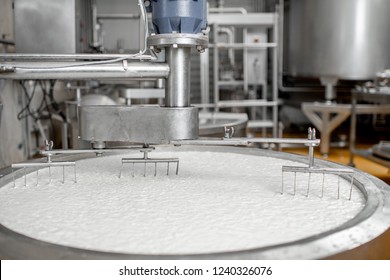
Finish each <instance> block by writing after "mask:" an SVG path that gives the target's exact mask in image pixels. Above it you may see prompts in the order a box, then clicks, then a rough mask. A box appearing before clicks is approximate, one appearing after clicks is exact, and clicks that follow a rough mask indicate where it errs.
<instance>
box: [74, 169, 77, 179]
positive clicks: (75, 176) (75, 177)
mask: <svg viewBox="0 0 390 280" xmlns="http://www.w3.org/2000/svg"><path fill="white" fill-rule="evenodd" d="M74 182H75V183H77V175H76V164H75V165H74Z"/></svg>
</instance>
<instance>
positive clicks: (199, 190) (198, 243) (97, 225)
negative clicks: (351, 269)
mask: <svg viewBox="0 0 390 280" xmlns="http://www.w3.org/2000/svg"><path fill="white" fill-rule="evenodd" d="M130 156H131V157H134V156H141V154H136V153H132V154H131V155H130ZM122 157H123V155H121V156H120V155H115V156H104V157H100V158H92V159H85V160H80V161H78V162H77V183H74V182H73V181H72V180H73V168H71V167H68V168H66V174H65V175H66V180H65V184H62V168H52V181H51V183H50V184H49V177H48V170H47V169H46V170H41V171H40V172H39V176H40V178H39V185H36V173H34V172H33V173H30V174H28V175H27V184H28V185H27V186H24V178H23V177H21V178H19V179H17V181H16V187H14V186H13V184H12V183H10V184H8V185H6V186H4V187H2V188H0V223H1V224H3V225H4V226H6V227H8V228H9V229H12V230H14V231H16V232H18V233H21V234H24V235H27V236H29V237H32V238H36V239H40V240H43V241H47V242H52V243H56V244H61V245H66V246H72V247H78V248H83V249H91V250H98V251H107V252H121V253H139V254H196V253H211V252H225V251H234V250H243V249H251V248H256V247H262V246H269V245H275V244H279V243H284V242H289V241H294V240H298V239H302V238H305V237H309V236H312V235H315V234H318V233H321V232H324V231H327V230H330V229H334V228H336V227H338V226H340V225H342V224H343V223H344V222H346V221H348V220H350V219H351V218H353V217H354V216H356V215H357V214H358V212H359V211H360V210H361V209H362V208H363V207H364V198H363V196H362V194H361V193H360V192H359V191H358V190H357V189H355V188H354V190H353V192H352V199H351V200H348V198H349V189H350V187H349V183H348V182H347V181H344V180H340V199H339V200H338V199H337V179H336V177H335V176H333V175H327V176H325V193H324V198H320V194H321V184H322V175H314V174H313V175H312V178H311V188H310V193H309V196H308V197H306V190H307V180H308V175H307V174H297V194H296V195H295V196H293V195H292V193H293V174H287V175H285V180H286V181H289V182H288V183H287V184H286V186H285V192H284V194H283V195H282V194H281V186H282V178H281V167H282V165H299V164H298V163H295V162H292V161H287V160H280V159H275V158H270V157H261V156H251V155H241V154H233V153H220V152H175V153H168V152H153V153H151V154H150V157H152V158H158V157H179V158H180V169H179V175H178V176H176V175H175V174H174V168H173V167H174V165H173V164H172V165H171V174H170V175H169V176H166V175H165V174H164V172H166V165H163V164H161V165H158V166H159V167H158V174H157V176H156V177H154V176H153V172H154V164H150V166H148V168H147V176H146V177H143V165H139V166H138V167H136V172H135V177H132V176H131V167H132V165H124V167H123V173H122V177H121V178H119V176H118V175H119V170H120V167H121V158H122Z"/></svg>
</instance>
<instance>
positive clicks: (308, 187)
mask: <svg viewBox="0 0 390 280" xmlns="http://www.w3.org/2000/svg"><path fill="white" fill-rule="evenodd" d="M310 178H311V173H310V172H309V182H308V183H307V193H306V197H309V192H310Z"/></svg>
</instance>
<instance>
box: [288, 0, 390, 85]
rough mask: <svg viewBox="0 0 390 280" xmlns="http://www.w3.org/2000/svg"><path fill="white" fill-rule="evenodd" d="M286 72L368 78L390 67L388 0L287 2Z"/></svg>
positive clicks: (355, 78) (312, 75) (389, 0)
mask: <svg viewBox="0 0 390 280" xmlns="http://www.w3.org/2000/svg"><path fill="white" fill-rule="evenodd" d="M289 2H290V4H289V5H290V9H289V15H288V17H289V19H288V20H287V24H288V31H289V34H288V37H289V38H288V41H289V42H288V46H287V50H286V51H287V53H288V62H287V68H288V73H289V74H290V75H292V76H302V77H320V78H321V77H325V78H326V77H333V78H337V79H343V80H368V79H373V78H374V77H375V73H376V72H378V71H381V70H384V69H386V68H389V67H390V32H389V29H390V17H389V11H390V0H342V1H339V0H326V1H324V0H290V1H289Z"/></svg>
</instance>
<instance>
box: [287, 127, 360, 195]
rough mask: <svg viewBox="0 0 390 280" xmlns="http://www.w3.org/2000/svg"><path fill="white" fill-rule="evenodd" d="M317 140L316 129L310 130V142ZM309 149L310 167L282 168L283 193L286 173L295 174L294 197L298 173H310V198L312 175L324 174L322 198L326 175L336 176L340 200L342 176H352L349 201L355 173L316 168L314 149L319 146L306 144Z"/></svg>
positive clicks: (341, 169)
mask: <svg viewBox="0 0 390 280" xmlns="http://www.w3.org/2000/svg"><path fill="white" fill-rule="evenodd" d="M315 139H316V130H315V128H309V129H308V140H315ZM306 146H308V147H309V156H308V162H309V164H308V166H282V191H281V193H282V194H283V193H284V188H285V187H284V184H285V182H284V173H286V172H292V173H294V185H293V195H294V196H295V195H296V192H297V173H308V174H309V178H308V183H307V189H306V197H309V194H310V183H311V182H310V181H311V175H312V174H313V173H314V174H322V186H321V198H323V197H324V187H325V174H334V175H336V176H337V199H340V176H350V189H349V200H351V198H352V187H353V179H354V171H353V170H352V169H348V168H325V167H316V166H315V165H314V147H315V146H318V144H306Z"/></svg>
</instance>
